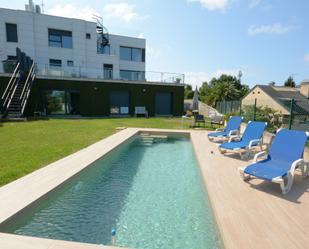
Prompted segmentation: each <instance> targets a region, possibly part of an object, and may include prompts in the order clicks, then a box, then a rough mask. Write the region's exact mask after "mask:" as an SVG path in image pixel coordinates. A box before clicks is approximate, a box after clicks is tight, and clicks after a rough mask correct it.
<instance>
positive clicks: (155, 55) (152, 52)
mask: <svg viewBox="0 0 309 249" xmlns="http://www.w3.org/2000/svg"><path fill="white" fill-rule="evenodd" d="M146 55H147V60H148V59H155V60H157V59H159V58H160V57H161V50H159V49H156V48H153V47H150V46H147V47H146Z"/></svg>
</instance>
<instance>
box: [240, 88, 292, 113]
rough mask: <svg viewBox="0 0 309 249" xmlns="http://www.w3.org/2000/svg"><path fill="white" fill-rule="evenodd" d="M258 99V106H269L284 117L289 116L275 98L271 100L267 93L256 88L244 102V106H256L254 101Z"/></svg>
mask: <svg viewBox="0 0 309 249" xmlns="http://www.w3.org/2000/svg"><path fill="white" fill-rule="evenodd" d="M255 99H257V106H259V107H262V106H264V107H265V106H267V107H270V108H272V109H274V110H277V111H278V112H279V113H281V114H283V115H289V112H288V111H287V110H286V109H285V108H283V107H282V106H281V105H280V104H279V103H277V102H276V101H275V100H274V99H273V98H271V97H270V96H269V95H268V94H267V93H265V92H264V91H263V90H262V89H261V88H260V87H258V86H257V87H256V88H254V90H253V91H251V92H250V93H249V94H248V95H247V96H246V97H245V98H243V100H242V106H245V105H254V100H255Z"/></svg>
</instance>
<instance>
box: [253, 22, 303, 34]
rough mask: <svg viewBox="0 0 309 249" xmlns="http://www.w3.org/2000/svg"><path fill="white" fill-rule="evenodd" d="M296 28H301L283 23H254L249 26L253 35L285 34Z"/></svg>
mask: <svg viewBox="0 0 309 249" xmlns="http://www.w3.org/2000/svg"><path fill="white" fill-rule="evenodd" d="M296 29H299V27H298V26H295V25H287V26H284V25H282V24H281V23H274V24H271V25H260V26H256V25H253V26H251V27H249V29H248V34H249V35H251V36H255V35H260V34H272V35H284V34H287V33H289V32H291V31H293V30H296Z"/></svg>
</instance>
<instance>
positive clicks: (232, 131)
mask: <svg viewBox="0 0 309 249" xmlns="http://www.w3.org/2000/svg"><path fill="white" fill-rule="evenodd" d="M242 121H243V117H240V116H231V117H230V119H229V121H228V122H227V124H226V127H225V128H218V129H216V131H215V132H212V133H209V134H208V138H209V140H211V139H214V138H229V137H230V136H232V135H238V134H239V129H240V125H241V122H242Z"/></svg>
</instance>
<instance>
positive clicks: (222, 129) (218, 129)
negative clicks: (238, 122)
mask: <svg viewBox="0 0 309 249" xmlns="http://www.w3.org/2000/svg"><path fill="white" fill-rule="evenodd" d="M216 131H224V128H217V129H216Z"/></svg>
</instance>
